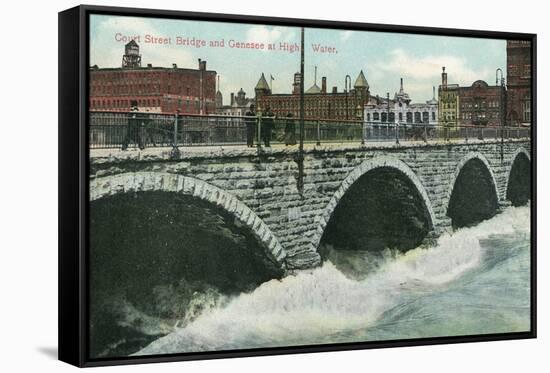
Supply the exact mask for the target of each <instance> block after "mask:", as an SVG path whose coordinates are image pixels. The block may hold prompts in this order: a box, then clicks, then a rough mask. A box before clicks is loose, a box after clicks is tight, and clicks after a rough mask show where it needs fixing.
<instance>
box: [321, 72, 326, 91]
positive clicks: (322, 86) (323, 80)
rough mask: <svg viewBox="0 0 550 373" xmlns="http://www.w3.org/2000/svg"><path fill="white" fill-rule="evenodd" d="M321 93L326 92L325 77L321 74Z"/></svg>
mask: <svg viewBox="0 0 550 373" xmlns="http://www.w3.org/2000/svg"><path fill="white" fill-rule="evenodd" d="M321 93H327V77H326V76H323V77H322V78H321Z"/></svg>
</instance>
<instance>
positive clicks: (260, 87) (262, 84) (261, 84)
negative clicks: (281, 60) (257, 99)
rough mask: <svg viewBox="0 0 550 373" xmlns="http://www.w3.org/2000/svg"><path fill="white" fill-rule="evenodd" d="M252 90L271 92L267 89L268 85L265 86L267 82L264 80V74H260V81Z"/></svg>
mask: <svg viewBox="0 0 550 373" xmlns="http://www.w3.org/2000/svg"><path fill="white" fill-rule="evenodd" d="M254 90H256V91H258V90H266V91H271V89H269V84H267V80H266V79H265V75H264V73H262V76H261V77H260V80H258V84H256V87H254Z"/></svg>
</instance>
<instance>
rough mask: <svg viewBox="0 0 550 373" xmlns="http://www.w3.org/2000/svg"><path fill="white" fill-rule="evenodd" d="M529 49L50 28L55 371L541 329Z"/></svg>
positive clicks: (252, 24) (149, 16)
mask: <svg viewBox="0 0 550 373" xmlns="http://www.w3.org/2000/svg"><path fill="white" fill-rule="evenodd" d="M535 56H536V35H533V34H519V33H508V32H495V31H472V30H455V29H436V28H426V27H410V26H389V25H378V24H362V23H348V22H335V21H319V20H305V19H290V18H288V19H287V18H270V17H256V16H240V15H226V14H205V13H193V12H179V11H165V10H146V9H130V8H111V7H100V6H79V7H76V8H73V9H69V10H66V11H64V12H61V13H59V92H60V93H59V193H60V194H59V197H60V198H59V201H60V202H59V227H60V228H59V229H60V231H59V356H60V359H61V360H63V361H66V362H68V363H71V364H74V365H77V366H98V365H115V364H130V363H144V362H161V361H176V360H189V359H207V358H220V357H236V356H254V355H265V354H286V353H300V352H317V351H335V350H345V349H358V348H361V349H362V348H373V347H376V348H380V347H394V346H411V345H426V344H439V343H456V342H475V341H489V340H502V339H520V338H533V337H535V335H536V299H535V290H536V273H535V269H536V251H535V241H534V237H535V229H536V224H535V208H536V193H535V177H536V175H535V169H536V168H535V164H536V149H535V144H536V142H535V139H536V95H535V92H536V89H535V88H536V65H535V61H536V58H535ZM396 353H398V352H397V351H396Z"/></svg>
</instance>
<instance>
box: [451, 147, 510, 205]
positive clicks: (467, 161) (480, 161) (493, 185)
mask: <svg viewBox="0 0 550 373" xmlns="http://www.w3.org/2000/svg"><path fill="white" fill-rule="evenodd" d="M472 162H476V164H477V165H481V167H480V169H481V171H482V172H484V173H486V174H487V175H488V179H489V180H490V189H491V192H492V193H494V198H495V200H496V204H497V205H498V204H499V203H500V195H499V192H498V184H497V181H496V178H495V175H494V173H493V169H492V167H491V165H490V163H489V161H488V160H487V158H486V157H485V156H484V155H483V154H481V153H479V152H472V153H468V154H467V155H466V156H464V157H463V158H462V159H461V160H460V162H458V164H457V166H456V169H455V172H454V174H453V176H452V179H451V181H450V183H449V188H448V190H447V199H446V201H447V209H446V215H447V216H449V213H450V212H451V211H450V210H452V207H451V202H452V198H453V192H455V188H456V186H457V181H459V178H460V177H461V173H462V172H463V170H465V167H466V166H467V165H471V164H472Z"/></svg>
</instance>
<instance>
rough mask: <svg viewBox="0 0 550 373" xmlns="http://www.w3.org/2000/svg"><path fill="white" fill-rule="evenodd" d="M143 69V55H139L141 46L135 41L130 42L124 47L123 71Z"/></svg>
mask: <svg viewBox="0 0 550 373" xmlns="http://www.w3.org/2000/svg"><path fill="white" fill-rule="evenodd" d="M138 67H141V54H139V45H138V43H136V41H135V40H130V42H129V43H128V44H126V45H125V46H124V55H123V56H122V68H123V69H135V68H138Z"/></svg>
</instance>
